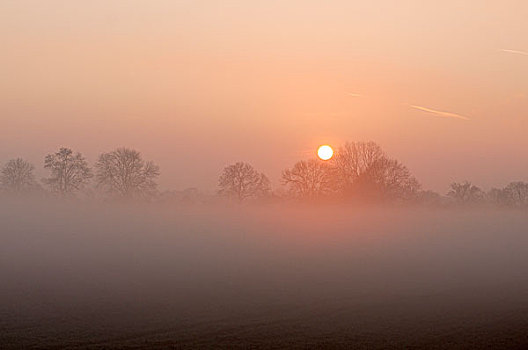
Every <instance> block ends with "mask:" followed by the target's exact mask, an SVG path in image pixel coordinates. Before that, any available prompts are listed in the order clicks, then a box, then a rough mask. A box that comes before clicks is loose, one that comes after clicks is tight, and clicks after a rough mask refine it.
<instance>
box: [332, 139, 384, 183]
mask: <svg viewBox="0 0 528 350" xmlns="http://www.w3.org/2000/svg"><path fill="white" fill-rule="evenodd" d="M384 157H385V154H384V152H383V150H382V149H381V147H380V146H378V145H377V144H376V143H374V142H347V143H346V144H345V145H344V146H342V147H340V148H339V149H338V150H337V152H336V155H335V157H334V158H333V159H332V161H331V163H332V166H333V168H334V169H335V174H334V175H335V181H336V186H337V187H338V189H339V190H340V191H341V192H350V191H351V188H352V187H355V186H354V185H355V183H356V182H357V181H358V179H359V178H360V177H362V176H363V175H364V174H365V173H366V172H367V171H369V170H370V169H371V168H372V166H373V165H374V164H376V163H377V162H379V161H380V160H381V159H382V158H384Z"/></svg>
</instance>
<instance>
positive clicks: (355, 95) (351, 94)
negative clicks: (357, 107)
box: [347, 92, 363, 97]
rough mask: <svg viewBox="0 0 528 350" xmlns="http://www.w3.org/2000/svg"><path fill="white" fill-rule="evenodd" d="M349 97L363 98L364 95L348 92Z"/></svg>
mask: <svg viewBox="0 0 528 350" xmlns="http://www.w3.org/2000/svg"><path fill="white" fill-rule="evenodd" d="M347 96H351V97H362V96H363V95H361V94H356V93H354V92H347Z"/></svg>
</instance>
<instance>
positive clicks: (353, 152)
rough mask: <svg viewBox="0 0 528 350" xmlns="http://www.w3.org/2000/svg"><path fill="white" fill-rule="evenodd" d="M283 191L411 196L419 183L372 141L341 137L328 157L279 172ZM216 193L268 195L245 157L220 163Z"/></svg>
mask: <svg viewBox="0 0 528 350" xmlns="http://www.w3.org/2000/svg"><path fill="white" fill-rule="evenodd" d="M281 183H282V185H283V186H285V188H286V193H287V197H290V198H297V199H302V200H313V199H317V198H323V197H343V198H370V199H373V200H388V199H391V200H397V199H413V198H415V197H416V196H417V194H418V192H419V190H420V184H419V183H418V181H417V180H416V179H415V178H414V177H413V176H412V175H411V173H410V172H409V170H408V169H407V168H406V167H405V166H404V165H402V164H401V163H399V162H398V161H396V160H394V159H391V158H389V157H388V156H387V155H386V154H385V153H384V152H383V150H382V149H381V147H379V146H378V145H377V144H375V143H374V142H352V143H347V144H345V145H344V146H342V147H341V148H339V149H338V150H337V152H336V155H335V156H334V157H333V158H332V159H331V160H328V161H323V160H320V159H308V160H301V161H299V162H297V163H295V164H294V165H293V167H292V168H290V169H286V170H284V171H283V172H282V176H281ZM219 187H220V191H219V193H220V194H221V195H225V196H227V197H231V198H233V197H235V198H237V199H238V200H239V201H243V200H245V199H248V198H258V197H262V196H266V195H269V193H270V186H269V181H268V179H267V177H266V176H265V175H263V174H261V173H258V172H257V171H256V170H254V169H253V167H252V166H251V165H249V164H245V163H236V164H234V165H230V166H228V167H226V168H225V169H224V172H223V173H222V176H221V177H220V180H219Z"/></svg>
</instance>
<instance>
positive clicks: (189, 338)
mask: <svg viewBox="0 0 528 350" xmlns="http://www.w3.org/2000/svg"><path fill="white" fill-rule="evenodd" d="M0 206H1V208H0V209H1V210H0V219H1V222H2V230H1V234H0V280H1V284H0V343H1V348H2V349H20V348H46V349H55V348H56V349H59V348H60V349H63V348H68V349H114V348H119V349H122V348H132V349H134V348H138V349H139V348H152V349H165V348H212V347H215V348H229V349H235V348H277V349H281V348H343V349H345V348H346V349H349V348H365V349H366V348H368V349H374V348H427V349H434V348H493V349H497V348H499V349H500V348H504V349H506V348H507V349H515V348H518V349H521V348H526V347H527V346H528V332H526V330H527V329H528V216H527V215H526V213H525V212H520V211H492V210H487V209H467V210H455V209H436V210H433V209H416V208H397V209H395V208H387V207H368V208H367V207H362V208H360V207H357V206H344V207H343V206H332V205H326V206H308V205H305V206H294V205H291V206H287V205H285V204H281V205H268V206H259V207H251V208H250V207H237V206H233V207H224V208H219V207H214V206H188V207H178V206H176V207H171V208H168V207H161V206H157V205H152V206H149V207H139V206H136V207H126V206H120V207H119V206H110V205H103V206H101V205H91V204H86V203H85V204H79V203H70V204H64V203H31V204H29V203H26V202H19V203H15V204H13V203H10V204H9V205H8V204H6V203H4V204H0Z"/></svg>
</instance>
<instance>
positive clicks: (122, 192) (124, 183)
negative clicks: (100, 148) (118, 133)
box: [95, 148, 160, 199]
mask: <svg viewBox="0 0 528 350" xmlns="http://www.w3.org/2000/svg"><path fill="white" fill-rule="evenodd" d="M95 169H96V175H95V178H96V183H97V187H98V188H99V189H102V190H103V191H105V192H106V193H107V194H109V195H111V196H114V197H119V198H128V199H131V198H142V199H146V198H150V197H152V196H154V195H155V194H156V193H157V183H156V178H157V177H158V176H159V174H160V171H159V167H158V166H157V165H155V164H154V163H153V162H151V161H147V162H146V161H144V160H143V158H142V157H141V153H139V152H138V151H136V150H133V149H129V148H118V149H116V150H115V151H112V152H108V153H103V154H101V155H100V156H99V160H98V161H97V163H96V164H95Z"/></svg>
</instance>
